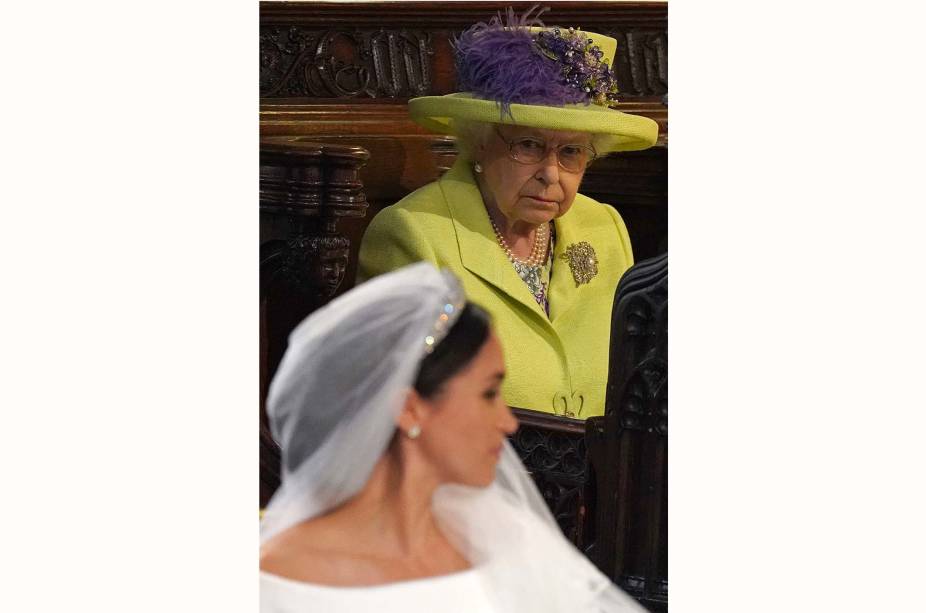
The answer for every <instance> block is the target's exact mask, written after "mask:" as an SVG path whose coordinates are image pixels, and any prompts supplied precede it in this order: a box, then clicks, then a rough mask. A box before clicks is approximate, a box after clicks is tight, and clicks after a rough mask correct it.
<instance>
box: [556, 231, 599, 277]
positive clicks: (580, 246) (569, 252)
mask: <svg viewBox="0 0 926 613" xmlns="http://www.w3.org/2000/svg"><path fill="white" fill-rule="evenodd" d="M560 258H561V259H563V260H566V261H567V262H569V270H571V271H572V278H573V279H574V280H575V282H576V287H579V286H580V285H582V284H583V283H588V282H589V281H591V280H592V279H593V278H594V277H595V275H597V274H598V256H597V255H595V250H594V249H593V248H592V246H591V245H589V244H588V243H586V242H585V241H582V242H579V243H575V244H573V245H569V246H568V247H566V253H564V254H562V255H561V256H560Z"/></svg>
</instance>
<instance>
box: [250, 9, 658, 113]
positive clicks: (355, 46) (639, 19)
mask: <svg viewBox="0 0 926 613" xmlns="http://www.w3.org/2000/svg"><path fill="white" fill-rule="evenodd" d="M508 5H509V3H505V2H453V3H439V4H438V3H433V4H432V3H413V2H389V3H362V4H351V3H322V2H299V3H289V2H262V3H261V4H260V92H261V94H260V95H261V98H262V99H267V100H269V99H293V100H292V101H293V102H294V103H296V102H301V103H311V102H312V101H313V100H319V101H325V100H331V99H335V98H342V99H369V98H373V99H380V100H394V101H395V102H399V103H401V102H404V101H405V99H407V98H410V97H414V96H421V95H429V94H431V95H440V94H446V93H451V92H453V91H456V79H455V78H454V74H453V72H454V70H453V57H452V49H451V46H450V41H451V40H452V39H453V37H455V36H456V35H458V34H459V33H460V32H462V31H463V30H464V29H466V28H468V27H470V26H471V25H473V24H474V23H476V22H479V21H488V20H489V19H490V18H492V17H493V16H494V15H495V14H496V13H498V12H499V11H504V10H505V9H506V8H507V6H508ZM529 6H530V5H527V4H525V5H519V6H518V7H517V8H518V10H519V11H523V10H526V9H527V8H529ZM543 6H549V7H550V9H551V10H550V11H548V12H547V13H545V14H544V15H543V16H542V19H543V20H544V22H545V23H547V24H548V25H559V26H564V27H569V26H575V27H577V28H582V29H587V30H591V31H594V32H599V33H601V34H606V35H608V36H613V37H614V38H616V39H617V41H618V55H617V58H616V59H615V64H614V68H615V71H616V74H617V82H618V88H619V90H620V92H621V100H622V101H633V100H647V99H655V100H658V99H660V98H661V97H662V96H663V95H664V94H665V93H666V91H667V89H668V52H667V51H668V34H667V23H668V19H667V5H666V4H665V3H652V2H648V3H632V2H606V1H600V2H547V3H544V5H543Z"/></svg>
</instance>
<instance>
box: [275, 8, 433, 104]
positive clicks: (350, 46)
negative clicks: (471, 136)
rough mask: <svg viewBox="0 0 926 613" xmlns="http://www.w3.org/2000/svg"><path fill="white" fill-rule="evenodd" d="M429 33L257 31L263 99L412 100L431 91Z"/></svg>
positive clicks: (296, 29) (416, 31) (294, 27)
mask: <svg viewBox="0 0 926 613" xmlns="http://www.w3.org/2000/svg"><path fill="white" fill-rule="evenodd" d="M433 54H434V50H433V48H432V47H431V35H430V34H429V33H427V32H423V31H419V30H408V29H404V28H403V29H398V30H384V29H378V30H373V29H364V30H346V29H345V30H330V29H329V30H320V29H312V28H306V27H301V26H295V25H293V26H290V27H288V28H286V27H279V26H262V27H261V29H260V96H261V98H354V97H360V98H384V97H385V98H410V97H414V96H424V95H427V94H428V93H429V92H430V88H431V57H430V56H432V55H433Z"/></svg>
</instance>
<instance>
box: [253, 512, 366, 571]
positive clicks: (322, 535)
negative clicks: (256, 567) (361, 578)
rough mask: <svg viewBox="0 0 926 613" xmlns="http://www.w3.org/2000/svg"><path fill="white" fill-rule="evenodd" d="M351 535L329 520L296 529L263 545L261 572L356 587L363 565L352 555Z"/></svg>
mask: <svg viewBox="0 0 926 613" xmlns="http://www.w3.org/2000/svg"><path fill="white" fill-rule="evenodd" d="M349 534H350V532H349V531H345V530H344V529H343V526H340V525H339V524H338V522H332V521H330V520H329V519H327V518H319V519H318V520H312V521H308V522H305V523H303V524H300V525H298V526H294V527H292V528H290V529H288V530H285V531H283V532H281V533H280V534H278V535H276V536H275V537H273V538H271V539H270V540H268V541H267V542H266V543H264V544H263V545H262V546H261V549H260V569H261V570H262V571H264V572H267V573H270V574H272V575H277V576H279V577H283V578H286V579H292V580H294V581H302V582H305V583H314V584H318V585H332V586H343V585H356V584H357V577H356V575H357V573H358V571H361V572H362V571H363V570H364V569H363V566H364V565H363V563H362V561H360V560H357V559H356V558H355V557H354V555H353V554H352V551H351V545H350V540H351V539H350V536H349Z"/></svg>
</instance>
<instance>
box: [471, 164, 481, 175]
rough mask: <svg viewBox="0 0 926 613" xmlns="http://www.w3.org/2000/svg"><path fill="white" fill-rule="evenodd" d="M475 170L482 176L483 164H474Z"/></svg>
mask: <svg viewBox="0 0 926 613" xmlns="http://www.w3.org/2000/svg"><path fill="white" fill-rule="evenodd" d="M473 170H475V171H476V174H482V164H480V163H479V162H473Z"/></svg>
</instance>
